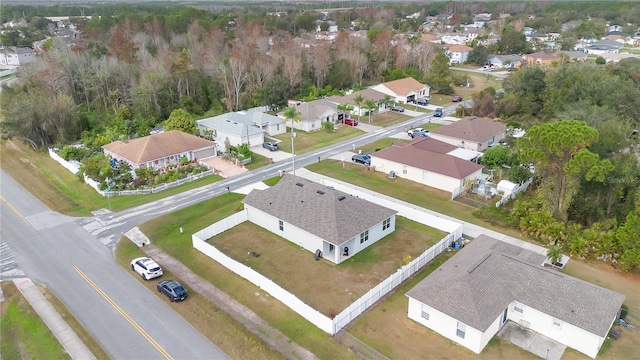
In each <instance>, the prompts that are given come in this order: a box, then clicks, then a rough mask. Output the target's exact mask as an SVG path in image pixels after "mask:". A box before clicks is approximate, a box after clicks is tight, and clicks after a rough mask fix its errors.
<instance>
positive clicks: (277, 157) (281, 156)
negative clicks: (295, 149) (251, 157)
mask: <svg viewBox="0 0 640 360" xmlns="http://www.w3.org/2000/svg"><path fill="white" fill-rule="evenodd" d="M251 151H253V152H254V153H256V154H258V155H260V156H264V157H266V158H269V159H272V161H273V162H278V161H282V160H287V159H291V153H288V152H284V151H282V150H277V151H271V150H268V149H265V148H263V147H262V145H260V146H252V147H251Z"/></svg>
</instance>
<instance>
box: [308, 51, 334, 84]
mask: <svg viewBox="0 0 640 360" xmlns="http://www.w3.org/2000/svg"><path fill="white" fill-rule="evenodd" d="M309 63H310V64H311V67H312V68H313V71H314V74H315V77H316V87H318V88H321V87H324V80H325V79H326V78H327V75H328V74H329V69H330V68H331V44H330V43H328V42H318V43H316V44H314V45H313V46H311V47H310V48H309Z"/></svg>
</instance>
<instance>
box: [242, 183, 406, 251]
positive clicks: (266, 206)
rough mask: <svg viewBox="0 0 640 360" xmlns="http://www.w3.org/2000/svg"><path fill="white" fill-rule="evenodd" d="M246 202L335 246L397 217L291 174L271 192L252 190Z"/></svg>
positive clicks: (389, 211) (391, 211) (383, 208)
mask: <svg viewBox="0 0 640 360" xmlns="http://www.w3.org/2000/svg"><path fill="white" fill-rule="evenodd" d="M297 184H302V186H298V185H297ZM319 192H322V193H323V194H321V193H319ZM341 199H342V200H341ZM243 202H244V203H245V204H247V205H250V206H252V207H255V208H257V209H259V210H262V211H264V212H266V213H268V214H271V215H272V216H274V217H276V218H278V219H280V220H283V221H285V222H287V223H289V224H292V225H294V226H296V227H299V228H301V229H303V230H305V231H307V232H309V233H311V234H313V235H316V236H318V237H320V238H322V239H324V240H326V241H328V242H330V243H331V244H334V245H336V246H340V245H342V244H344V243H345V242H347V241H349V240H351V239H352V238H353V237H354V236H356V235H358V234H360V233H361V232H363V231H364V230H367V229H369V228H371V227H372V226H374V225H376V224H378V223H380V222H382V221H383V220H385V219H388V218H390V217H391V216H393V215H394V214H396V213H397V211H395V210H391V209H389V208H386V207H384V206H380V205H377V204H374V203H372V202H369V201H366V200H364V199H360V198H358V197H354V196H351V195H349V194H347V193H343V192H341V191H338V190H334V189H332V188H329V187H327V186H324V185H321V184H318V183H315V182H312V181H309V180H307V179H304V178H301V177H297V176H293V175H288V174H287V175H285V176H284V177H283V178H282V179H280V181H279V182H278V183H277V184H276V185H275V186H273V187H271V188H269V189H265V190H252V191H251V192H250V193H249V194H248V195H247V196H246V197H245V198H244V200H243Z"/></svg>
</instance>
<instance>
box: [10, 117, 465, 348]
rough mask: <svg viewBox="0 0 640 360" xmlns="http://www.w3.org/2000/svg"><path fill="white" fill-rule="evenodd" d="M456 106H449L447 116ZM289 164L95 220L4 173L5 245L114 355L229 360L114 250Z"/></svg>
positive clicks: (299, 160)
mask: <svg viewBox="0 0 640 360" xmlns="http://www.w3.org/2000/svg"><path fill="white" fill-rule="evenodd" d="M456 106H457V105H451V106H449V107H446V108H445V114H446V113H450V112H452V111H453V109H454V108H455V107H456ZM430 115H431V114H423V115H420V116H418V117H416V118H413V119H410V120H407V121H405V122H403V123H400V124H396V125H393V126H390V127H387V128H381V129H378V130H374V131H372V132H369V133H366V134H363V135H361V136H359V137H357V138H354V139H349V140H346V141H343V142H341V143H338V144H335V145H333V146H331V147H330V148H324V149H320V150H317V151H313V152H310V153H307V154H303V155H298V156H296V157H295V164H296V165H295V167H296V168H301V167H303V166H306V165H308V164H310V163H313V162H316V161H319V160H320V159H325V158H328V157H330V156H333V155H336V154H339V153H342V152H344V151H347V150H353V149H355V148H359V147H361V146H362V145H365V144H368V143H371V142H373V141H376V140H379V139H383V138H386V137H389V136H392V135H394V134H397V133H399V132H403V131H405V130H406V129H407V128H408V127H411V126H413V127H416V126H418V125H422V124H424V123H426V122H428V121H429V119H430V118H431V117H430ZM292 170H293V169H292V162H290V161H286V160H285V161H281V162H277V163H274V164H271V165H269V166H266V167H263V168H260V169H257V170H253V171H250V172H248V173H245V174H242V175H239V176H235V177H233V178H229V179H225V180H223V181H220V182H217V183H215V184H211V185H207V186H204V187H201V188H198V189H194V190H190V191H187V192H184V193H181V194H178V195H174V196H171V197H168V198H165V199H161V200H158V201H155V202H152V203H149V204H145V205H142V206H139V207H136V208H132V209H128V210H125V211H121V212H119V213H111V212H109V211H105V212H101V213H99V214H98V215H96V216H94V217H91V218H73V217H67V216H64V215H61V214H58V213H55V212H52V211H50V210H49V209H47V208H46V207H45V206H44V205H43V204H41V203H40V202H39V201H38V200H37V199H35V198H34V197H33V196H32V195H31V194H30V193H29V192H28V191H26V190H24V189H23V188H22V187H21V186H20V185H19V184H18V183H16V182H15V181H14V179H12V178H11V177H10V176H8V174H6V173H5V172H4V171H2V172H1V173H0V175H1V180H2V181H1V184H0V185H1V188H0V190H1V193H2V196H3V199H2V200H3V203H2V205H1V206H2V208H1V209H2V211H1V214H0V216H1V218H0V221H1V224H2V226H1V230H0V231H1V232H2V234H1V235H2V241H4V242H5V243H6V245H5V247H6V246H7V245H8V250H7V252H9V253H10V256H8V257H7V258H8V259H10V260H11V262H12V263H13V264H14V266H13V268H12V270H11V271H14V272H15V271H17V272H18V273H20V272H24V274H26V275H27V276H29V277H31V278H33V279H34V280H37V281H40V282H43V283H45V284H47V285H48V286H49V288H50V289H52V290H53V292H54V293H55V294H56V295H57V296H58V297H59V298H60V299H61V300H62V301H63V302H64V303H65V305H66V306H67V307H68V308H69V309H70V310H71V311H72V312H73V313H74V315H75V316H76V317H77V318H78V320H79V321H80V322H81V323H82V324H83V325H84V326H85V327H86V328H87V329H88V330H89V332H90V333H91V334H92V335H93V336H94V338H95V339H96V340H97V341H98V342H99V343H100V344H101V345H102V346H103V347H104V348H105V349H106V350H107V351H108V352H109V355H110V356H111V357H112V358H115V359H128V358H144V359H156V358H162V357H165V358H191V359H196V358H209V359H212V358H224V357H225V355H224V354H223V353H222V352H221V351H220V350H219V349H218V348H216V347H215V345H213V344H211V343H210V342H209V341H208V340H207V339H205V338H204V337H203V336H202V335H201V334H199V333H198V332H197V331H196V330H194V329H193V328H192V327H191V326H190V325H189V324H188V323H186V322H185V321H184V320H183V319H182V318H180V317H179V316H178V315H177V314H176V313H175V312H174V311H172V310H171V308H170V307H169V306H167V305H166V304H165V303H164V302H162V301H161V300H160V299H158V298H157V297H156V296H155V294H152V293H150V292H149V291H148V290H147V289H146V288H145V287H143V286H142V285H141V284H140V283H138V281H137V280H135V279H134V278H132V275H131V274H130V273H128V272H127V271H125V270H123V269H122V268H121V267H119V266H118V265H117V264H115V262H114V261H113V256H112V250H113V248H114V246H115V244H116V242H117V241H118V240H119V239H120V238H121V237H122V235H123V234H124V233H125V232H127V231H128V230H130V229H131V228H133V227H135V226H137V225H138V224H140V223H143V222H145V221H147V220H150V219H152V218H155V217H157V216H160V215H162V214H166V213H169V212H172V211H175V210H177V209H179V208H183V207H186V206H190V205H193V204H195V203H198V202H200V201H203V200H206V199H208V198H211V197H214V196H218V195H220V194H223V193H226V192H227V191H229V190H234V189H237V188H240V187H243V186H246V185H249V184H253V183H255V182H257V181H261V180H264V179H266V178H270V177H273V176H277V175H278V174H279V173H280V172H281V171H285V172H289V171H292ZM96 238H97V239H98V240H99V241H96ZM103 245H106V246H103ZM0 246H2V244H1V243H0ZM3 253H4V252H3ZM15 264H20V266H17V265H15ZM20 275H21V274H20ZM4 276H6V274H4ZM172 306H179V304H172Z"/></svg>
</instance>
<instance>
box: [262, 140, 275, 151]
mask: <svg viewBox="0 0 640 360" xmlns="http://www.w3.org/2000/svg"><path fill="white" fill-rule="evenodd" d="M262 147H263V148H265V149H267V150H269V151H278V143H277V142H272V141H270V142H264V143H262Z"/></svg>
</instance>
